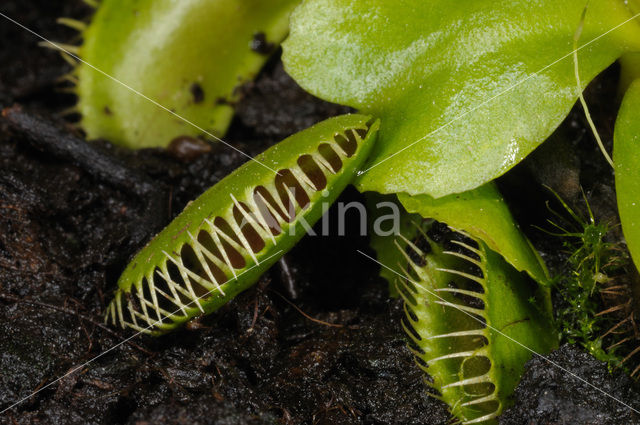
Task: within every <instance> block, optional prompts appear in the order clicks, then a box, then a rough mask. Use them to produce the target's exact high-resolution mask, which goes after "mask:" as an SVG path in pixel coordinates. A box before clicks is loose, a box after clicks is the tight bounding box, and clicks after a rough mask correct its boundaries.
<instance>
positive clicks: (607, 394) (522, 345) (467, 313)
mask: <svg viewBox="0 0 640 425" xmlns="http://www.w3.org/2000/svg"><path fill="white" fill-rule="evenodd" d="M356 251H358V252H359V253H360V254H362V255H364V256H365V257H367V258H368V259H370V260H371V261H373V262H375V263H377V264H379V265H380V266H382V267H384V268H385V269H388V270H389V271H391V272H393V273H395V274H397V275H398V276H400V277H401V278H403V279H404V280H406V281H407V282H411V283H413V284H414V285H416V286H418V287H420V288H422V289H424V290H425V291H427V292H428V293H429V294H430V295H431V296H434V297H436V298H438V299H440V300H441V301H444V302H445V303H446V304H447V305H448V306H450V307H454V308H456V309H457V310H460V311H461V312H462V313H464V314H466V315H467V316H469V317H471V318H472V319H474V320H476V321H478V322H479V323H481V324H483V325H485V326H486V327H487V328H489V329H491V330H492V331H494V332H496V333H498V334H500V335H502V336H503V337H505V338H507V339H509V340H511V341H513V342H515V343H516V344H518V345H519V346H521V347H522V348H524V349H526V350H528V351H530V352H531V353H533V354H535V355H536V356H538V357H540V358H541V359H543V360H546V361H547V362H549V363H550V364H551V365H553V366H555V367H557V368H558V369H560V370H562V371H563V372H566V373H568V374H569V375H571V376H573V377H574V378H576V379H577V380H579V381H582V382H583V383H585V384H587V385H589V386H590V387H592V388H594V389H596V390H598V391H600V392H601V393H602V394H604V395H605V396H607V397H609V398H611V399H613V400H615V401H617V402H618V403H620V404H622V405H623V406H625V407H628V408H629V409H631V410H633V411H634V412H636V413H638V414H640V411H638V410H636V409H634V408H633V407H631V406H629V405H628V404H627V403H625V402H624V401H622V400H619V399H617V398H615V397H614V396H612V395H611V394H609V393H607V392H606V391H604V390H602V389H600V388H598V387H596V386H595V385H593V384H592V383H590V382H588V381H586V380H585V379H584V378H581V377H580V376H578V375H576V374H575V373H573V372H571V371H570V370H567V369H565V368H564V367H562V366H560V365H559V364H558V363H556V362H554V361H553V360H550V359H549V358H547V357H545V356H543V355H542V354H539V353H537V352H536V351H534V350H532V349H531V348H529V347H527V346H526V345H524V344H522V343H521V342H519V341H516V340H515V339H513V338H512V337H510V336H509V335H506V334H505V333H503V332H501V331H499V330H498V329H496V328H494V327H492V326H490V325H488V324H486V323H484V322H483V321H482V320H480V319H479V318H477V317H476V316H474V315H473V314H471V313H469V312H467V311H464V310H462V309H461V308H459V307H458V306H456V305H455V304H452V303H450V302H448V301H447V300H445V299H444V298H442V297H441V296H439V295H438V294H436V293H434V292H432V291H430V290H429V289H427V288H425V287H424V286H422V285H421V284H419V283H418V282H414V281H413V280H411V279H409V278H407V277H406V276H404V275H402V274H400V273H398V272H397V271H395V270H393V269H392V268H390V267H387V266H386V265H384V264H382V263H381V262H380V261H378V260H376V259H375V258H373V257H371V256H369V255H367V254H365V253H364V252H362V251H360V250H359V249H358V250H356Z"/></svg>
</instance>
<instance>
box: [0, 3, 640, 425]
mask: <svg viewBox="0 0 640 425" xmlns="http://www.w3.org/2000/svg"><path fill="white" fill-rule="evenodd" d="M0 12H2V13H4V14H6V15H8V16H10V17H11V18H13V19H15V20H16V21H18V22H20V23H21V24H23V25H25V26H27V27H29V28H30V29H33V30H34V31H36V32H38V33H40V34H42V35H43V36H45V37H47V38H51V39H53V40H59V41H63V42H74V41H77V40H76V38H77V35H76V34H75V33H74V32H73V31H71V30H68V29H65V28H64V27H61V26H59V25H56V24H55V19H56V18H57V17H60V16H67V17H74V18H79V19H82V18H84V17H86V16H88V15H90V13H91V9H90V8H88V7H87V6H85V5H84V3H82V2H81V1H65V2H50V1H45V0H28V1H27V0H23V1H6V0H5V1H4V2H3V3H2V5H0ZM0 37H1V39H2V40H3V43H2V45H1V46H0V106H1V107H2V108H7V107H11V106H12V105H19V106H20V107H21V110H20V111H21V112H20V113H21V114H23V116H26V117H28V118H29V122H30V123H35V124H33V125H31V127H30V128H28V129H25V128H19V126H15V125H9V122H8V120H7V119H5V118H2V119H1V120H0V410H2V409H5V408H7V407H9V406H11V405H12V404H13V403H15V402H18V401H20V400H21V399H22V398H24V397H28V396H29V395H30V394H31V393H32V392H34V391H36V390H38V389H42V388H44V389H43V390H41V391H40V392H38V393H37V394H36V395H34V396H32V397H28V398H26V399H25V400H23V401H22V402H21V403H20V404H18V405H16V406H15V407H14V408H12V409H10V410H9V411H7V412H5V413H3V414H2V415H1V416H0V423H3V424H4V423H6V424H16V423H19V424H32V423H33V424H36V423H38V424H49V423H52V424H53V423H55V424H138V425H143V424H274V423H281V424H309V423H313V424H446V423H448V421H449V419H450V418H449V415H448V413H447V410H446V408H445V406H444V405H443V404H441V403H440V402H438V401H437V400H435V399H433V398H430V397H429V396H428V395H427V394H426V392H425V391H424V384H423V381H422V379H423V378H422V374H421V372H420V371H419V370H418V368H417V367H415V366H414V364H413V360H412V358H411V356H410V354H409V352H408V350H407V349H406V347H405V338H404V335H403V333H402V330H401V327H400V317H401V304H400V302H399V301H398V300H394V299H389V297H388V294H387V288H386V283H385V282H384V281H382V280H381V279H380V278H379V277H378V276H377V272H378V270H377V267H376V266H375V265H374V264H372V263H371V262H370V260H367V259H366V258H364V257H363V256H361V255H360V254H358V253H357V252H356V250H358V249H359V250H363V251H365V252H367V253H369V254H373V253H371V251H370V249H369V248H368V240H367V238H366V237H364V236H360V235H359V227H360V226H359V221H358V217H356V216H355V215H354V216H353V217H351V218H350V220H352V222H351V223H348V226H347V234H346V235H345V236H338V235H337V231H336V232H335V234H334V235H332V236H329V237H311V236H308V237H306V238H304V239H303V240H302V241H301V243H299V244H298V245H297V246H296V247H295V248H294V249H293V250H292V251H291V252H290V253H289V254H287V255H286V256H285V257H284V263H283V264H278V265H276V266H275V267H273V268H272V270H270V271H268V272H267V273H266V274H265V275H264V276H263V277H262V279H261V280H260V281H259V282H258V284H256V285H255V286H254V287H253V288H252V289H250V290H248V291H246V292H245V293H243V294H241V295H240V296H239V297H237V298H236V299H235V300H234V301H233V302H231V303H229V304H228V305H227V306H225V307H224V308H222V309H221V310H220V311H219V312H217V313H216V314H213V315H211V316H208V317H205V318H203V319H201V320H200V321H199V322H198V323H197V324H196V325H194V326H191V328H190V329H182V330H179V331H177V332H174V333H172V334H170V335H167V336H164V337H161V338H156V339H154V338H149V337H146V336H138V337H136V338H134V339H132V340H130V341H127V342H124V343H123V340H124V339H125V338H127V337H128V336H130V335H131V334H130V333H126V332H123V331H120V330H117V329H109V328H106V329H105V328H104V327H103V326H102V325H101V323H102V314H103V312H104V310H105V306H106V305H107V303H108V302H109V301H110V297H111V294H112V291H113V290H114V289H115V284H116V280H117V278H118V276H119V274H120V273H121V271H122V270H123V268H124V266H125V265H126V263H127V261H128V260H129V259H130V258H131V256H132V255H133V254H134V253H135V252H136V251H137V250H138V249H139V248H140V247H141V246H142V245H144V243H146V241H147V240H148V239H149V238H151V237H152V236H153V234H154V233H155V232H157V231H158V230H159V227H161V226H163V225H165V224H166V223H168V221H169V220H170V219H171V218H172V217H174V216H175V215H176V214H177V213H178V212H179V211H181V209H182V208H183V207H184V206H185V205H186V203H187V202H188V201H189V200H191V199H193V198H195V197H196V196H198V195H199V194H200V193H202V192H203V191H204V190H205V189H206V188H208V187H209V186H211V185H212V184H215V183H216V182H217V181H219V180H220V179H221V178H222V177H224V176H225V175H227V174H228V173H229V172H231V171H232V170H233V169H235V168H236V167H238V166H239V165H241V164H242V163H243V162H244V161H245V160H246V158H244V157H243V156H241V155H239V154H237V153H236V152H235V151H233V150H231V149H229V148H227V147H225V146H222V145H221V144H218V145H215V146H213V147H212V148H211V149H210V151H208V152H205V153H203V154H202V155H200V156H197V157H195V158H192V156H193V155H189V157H188V158H185V157H180V156H178V155H176V154H175V151H173V153H171V152H167V151H163V150H159V149H150V150H142V151H137V152H131V151H127V150H124V149H121V148H117V147H115V146H113V145H112V144H110V143H109V141H91V142H90V143H88V145H87V148H86V150H87V152H88V153H90V154H91V155H94V157H95V158H97V159H99V161H98V160H97V159H96V161H95V162H92V161H87V160H86V159H85V160H83V159H82V158H81V157H79V156H78V155H74V154H73V152H70V151H69V149H67V150H65V149H63V148H61V146H63V145H64V146H68V144H65V140H66V141H69V140H72V139H73V138H76V137H79V136H81V134H80V133H79V132H78V130H77V129H76V128H74V126H73V125H72V124H71V123H70V122H69V121H68V120H65V119H63V118H62V117H61V115H60V112H61V111H62V110H64V109H65V108H68V107H69V106H71V105H72V104H73V102H74V99H73V96H70V95H67V94H63V93H61V92H59V91H58V90H57V89H58V88H59V87H60V84H59V83H58V82H57V79H58V77H59V76H61V75H63V74H64V73H65V72H67V71H68V70H69V65H68V64H66V62H65V61H63V60H62V59H61V58H60V56H59V55H58V54H57V53H56V52H53V51H50V50H47V49H44V48H42V47H39V46H38V45H37V43H38V41H40V40H38V39H37V37H35V36H34V35H33V34H30V33H28V32H27V31H25V30H24V29H21V28H19V27H18V26H16V25H15V24H13V23H11V22H9V21H7V20H5V19H4V18H2V17H0ZM616 75H617V74H616V70H615V69H612V70H610V71H609V72H607V73H606V74H605V75H604V76H603V77H602V78H601V79H600V80H599V82H598V83H597V84H594V85H593V87H592V92H593V94H592V95H591V98H593V99H594V103H595V104H596V107H600V109H601V112H600V113H599V116H602V117H604V118H606V120H608V121H606V123H607V124H606V125H605V126H609V127H607V128H609V129H610V128H612V126H611V123H612V119H613V117H614V116H615V114H614V113H613V112H611V111H615V105H614V104H613V103H612V102H609V103H607V102H601V103H599V102H600V101H599V100H598V99H600V98H608V97H607V96H608V95H607V93H611V92H612V91H611V90H612V87H615V78H616ZM613 90H614V91H615V89H613ZM242 93H243V95H244V97H243V99H242V101H241V102H240V103H239V104H238V105H237V116H236V118H235V120H234V122H233V124H232V126H231V129H230V131H229V133H228V135H227V136H226V138H225V139H226V140H227V141H229V142H230V143H231V144H233V145H234V146H235V147H237V148H239V149H241V150H243V151H245V152H247V153H249V154H251V155H255V154H257V153H259V152H261V151H262V150H264V149H265V148H266V147H268V146H269V145H271V144H273V143H274V142H276V141H278V140H280V139H282V138H284V137H286V136H288V135H290V134H292V133H294V132H296V131H299V130H301V129H303V128H306V127H308V126H310V125H312V124H313V123H315V122H317V121H320V120H322V119H324V118H327V117H329V116H333V115H337V114H340V113H344V112H347V111H349V110H348V108H344V107H340V106H337V105H332V104H328V103H325V102H322V101H319V100H317V99H315V98H313V97H311V96H310V95H308V94H306V93H305V92H304V91H302V90H301V89H300V88H299V87H297V85H296V84H295V83H294V82H293V81H292V80H291V79H290V78H289V77H288V76H287V75H286V73H285V72H284V71H283V68H282V65H281V63H280V61H279V56H278V53H276V54H275V55H274V58H273V59H272V60H271V61H270V63H269V64H268V65H267V67H266V68H265V70H264V71H263V72H262V73H261V74H260V76H259V77H258V78H257V80H256V81H255V82H254V83H251V84H248V85H246V86H244V87H243V88H242ZM13 111H17V110H15V109H14V110H13ZM52 128H53V129H55V131H54V132H50V133H48V134H49V136H48V137H45V135H41V136H39V132H40V133H42V129H52ZM51 134H55V135H56V136H55V137H52V136H51ZM560 134H562V135H563V137H558V139H559V140H560V142H557V143H558V144H562V143H564V144H565V145H566V149H564V151H563V152H565V154H564V155H549V156H547V155H544V154H537V155H534V156H532V158H531V159H529V160H527V161H526V162H525V163H524V164H523V165H522V166H519V167H517V169H516V170H515V171H514V172H513V173H510V174H509V175H508V176H506V177H505V178H503V179H502V180H501V182H500V184H501V188H502V189H503V190H504V191H505V192H506V193H507V198H508V199H509V200H510V201H511V203H512V207H513V208H514V211H515V213H516V215H517V216H518V219H519V220H520V222H521V223H522V225H523V228H524V229H525V231H527V232H528V233H529V234H530V236H531V237H532V239H533V240H534V242H535V244H536V245H537V246H538V247H539V248H540V249H541V250H542V251H543V254H544V256H545V258H546V259H547V260H548V261H549V263H550V265H551V266H552V267H561V265H562V262H563V255H562V254H561V253H559V250H558V246H559V245H558V241H556V240H554V239H552V238H549V236H548V235H546V234H544V233H541V232H536V231H533V230H532V227H531V225H532V224H541V223H543V222H544V218H545V217H546V214H547V212H546V209H545V207H544V201H545V199H547V198H548V193H546V192H545V191H544V189H542V187H541V184H542V183H545V184H549V185H551V186H552V187H554V188H556V189H557V190H558V191H559V192H561V194H562V195H563V196H564V197H565V198H567V199H569V200H570V201H571V202H576V203H577V200H578V199H579V198H580V193H579V188H580V186H581V185H582V186H583V187H585V189H586V190H587V192H588V194H589V196H590V199H591V202H592V206H594V208H595V210H596V213H597V214H598V215H599V216H602V217H611V216H613V217H615V208H613V210H612V209H611V205H615V202H613V203H612V202H611V196H612V193H613V190H612V180H611V175H610V172H609V171H608V170H607V169H606V167H603V166H602V165H601V163H602V162H603V161H602V159H601V158H600V157H599V156H598V155H599V154H598V152H597V149H595V144H593V142H592V140H591V139H590V138H589V137H588V135H586V134H587V133H586V131H585V126H584V123H583V121H582V119H581V115H580V113H579V111H575V112H574V113H572V115H571V116H570V117H569V118H568V119H567V123H566V124H565V125H563V128H562V129H561V130H560ZM90 158H91V156H90ZM105 163H106V164H112V166H111V167H106V168H105V167H104V166H103V165H104V164H105ZM100 164H102V165H100ZM559 169H562V170H564V171H563V173H559V172H558V170H559ZM123 175H125V176H127V178H128V179H129V180H130V182H128V183H130V184H124V183H123V181H122V176H123ZM523 181H525V182H527V183H526V184H527V187H528V190H527V194H528V195H529V196H527V197H526V198H525V197H522V196H519V194H521V193H523V191H522V190H521V189H520V188H521V187H522V184H523V183H522V182H523ZM150 182H151V186H152V189H149V185H150ZM531 187H532V188H531ZM359 199H361V195H359V194H358V193H357V192H356V191H355V190H353V189H349V190H347V191H346V192H345V193H344V194H343V195H342V200H344V201H351V200H359ZM158 200H160V201H159V202H160V206H159V207H158V208H149V205H150V204H153V205H155V203H157V202H158ZM330 213H332V214H335V211H333V212H330ZM349 224H350V225H349ZM310 318H313V319H314V320H311V319H310ZM118 344H120V345H118ZM98 355H100V357H98V358H96V359H95V360H93V361H92V362H91V363H89V364H86V365H85V363H86V362H87V361H88V360H90V359H92V358H94V357H95V356H98ZM552 359H553V360H554V361H555V362H557V363H558V364H560V365H562V366H563V367H565V368H567V369H569V370H572V371H574V372H575V373H577V374H578V375H580V376H582V377H584V378H585V379H587V380H588V381H590V382H592V383H593V384H594V385H597V386H600V387H602V388H603V389H604V390H605V391H608V392H611V393H612V394H613V395H615V396H616V397H618V398H620V399H621V400H623V401H625V402H626V403H635V401H634V399H636V398H637V397H635V394H637V392H635V391H636V390H635V389H634V388H633V384H632V383H631V381H629V380H626V379H623V378H621V377H620V376H619V375H611V374H610V373H609V372H608V371H607V368H606V367H605V366H604V365H602V364H600V363H598V362H597V361H595V360H593V359H592V358H591V357H590V356H588V355H586V354H585V353H583V352H582V351H580V349H578V348H575V347H574V348H572V347H563V348H562V349H561V350H559V351H557V352H555V353H553V354H552ZM75 368H78V369H77V370H76V371H75V372H74V373H72V374H70V375H68V376H67V377H65V378H64V379H62V380H60V381H55V380H56V378H58V377H60V376H62V375H64V374H65V373H67V372H68V371H71V370H74V369H75ZM54 381H55V382H54ZM51 382H54V383H53V384H52V385H49V384H50V383H51ZM515 401H516V404H515V405H514V407H512V408H511V409H510V410H509V411H508V412H507V414H506V415H505V417H504V419H503V422H504V423H507V424H546V423H549V424H551V423H554V424H560V423H576V422H575V418H576V417H579V418H585V419H584V421H583V420H582V419H580V420H579V422H580V423H594V424H595V423H606V424H609V423H611V424H613V423H635V422H634V421H636V416H633V415H631V413H630V410H628V409H626V408H624V407H621V405H620V404H616V402H614V401H612V400H610V399H607V398H606V397H605V396H603V395H602V394H601V393H598V392H596V391H595V390H593V389H592V388H590V387H584V385H582V384H581V383H580V382H579V381H576V380H575V379H574V378H571V377H570V376H568V375H567V374H566V373H564V372H562V371H560V370H558V369H555V368H554V367H552V366H550V365H549V363H547V362H545V361H544V360H540V359H537V360H536V359H534V360H532V361H531V362H530V364H529V366H528V370H527V373H526V375H525V377H524V379H523V381H522V383H521V384H520V386H519V387H518V390H517V392H516V395H515ZM636 406H637V404H636ZM637 407H638V406H637ZM638 408H640V407H638ZM580 409H581V410H580ZM576 410H579V411H580V412H581V413H580V415H582V416H572V412H574V411H576ZM593 418H598V420H599V422H597V421H596V422H593V421H592V422H589V421H590V420H592V419H593Z"/></svg>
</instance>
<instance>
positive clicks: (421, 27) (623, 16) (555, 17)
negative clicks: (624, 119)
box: [283, 0, 640, 197]
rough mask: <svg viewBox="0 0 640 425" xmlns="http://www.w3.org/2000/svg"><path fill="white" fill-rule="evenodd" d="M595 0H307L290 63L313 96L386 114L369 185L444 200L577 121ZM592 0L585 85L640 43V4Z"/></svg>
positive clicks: (365, 178) (363, 180)
mask: <svg viewBox="0 0 640 425" xmlns="http://www.w3.org/2000/svg"><path fill="white" fill-rule="evenodd" d="M586 4H587V2H585V1H584V0H564V1H555V0H535V1H530V0H526V1H524V0H518V1H512V0H509V1H507V0H501V1H496V0H474V1H464V2H458V1H451V0H429V1H426V0H405V1H397V0H307V1H305V2H303V3H302V4H301V5H300V6H299V7H298V8H297V9H296V10H295V12H294V13H293V15H292V22H291V28H290V36H289V38H288V39H287V40H286V41H285V43H284V45H283V47H284V62H285V66H286V69H287V71H288V72H289V73H290V74H291V75H292V76H293V77H294V78H295V79H296V81H297V82H298V83H299V84H300V85H302V87H303V88H305V89H306V90H308V91H310V92H311V93H313V94H315V95H317V96H319V97H321V98H323V99H326V100H329V101H332V102H337V103H341V104H346V105H350V106H353V107H355V108H358V109H360V110H362V111H363V112H366V113H369V114H372V115H376V116H379V117H380V118H381V119H382V126H381V130H380V135H379V143H378V144H377V146H376V148H375V151H374V153H373V155H372V158H371V159H370V161H369V164H368V166H366V167H365V169H366V170H368V171H367V172H365V173H364V174H363V175H361V177H360V179H359V182H358V186H359V188H360V190H363V191H365V190H375V191H378V192H381V193H398V192H408V193H410V194H428V195H431V196H433V197H441V196H445V195H447V194H450V193H459V192H463V191H466V190H469V189H473V188H475V187H478V186H480V185H482V184H484V183H486V182H488V181H490V180H492V179H494V178H495V177H497V176H499V175H501V174H502V173H504V172H505V171H507V170H509V169H510V168H511V167H512V166H513V165H514V164H516V163H518V162H519V161H520V160H521V159H522V158H524V157H525V156H526V155H527V154H528V153H530V152H531V151H532V150H533V149H535V148H536V147H537V146H538V145H539V144H540V143H542V142H543V141H544V140H545V139H546V138H547V137H548V136H549V135H550V134H551V133H552V131H553V130H554V129H555V128H556V127H557V126H558V125H559V124H560V123H561V122H562V120H563V119H564V118H565V117H566V115H567V114H568V112H569V110H570V109H571V107H572V105H573V104H574V102H575V100H576V99H577V94H578V88H577V87H576V80H575V75H574V70H573V62H572V58H571V54H570V53H571V51H572V50H573V47H572V46H573V38H574V34H575V33H576V29H577V28H578V27H579V25H580V22H581V16H582V13H583V10H584V7H585V5H586ZM588 4H589V6H588V7H589V8H588V10H587V13H586V17H585V20H584V28H583V30H582V35H581V38H580V42H579V45H586V47H584V48H583V49H582V50H580V51H579V63H580V76H581V80H582V83H583V84H587V83H588V82H589V81H590V80H591V79H593V77H595V76H596V75H597V74H598V73H600V72H601V71H602V70H603V69H605V68H606V67H607V66H608V65H610V64H611V63H612V62H613V61H614V60H616V58H618V57H620V56H621V55H622V54H624V53H625V52H628V51H638V50H640V25H639V24H638V22H637V21H633V20H631V21H629V22H627V23H626V24H624V25H622V24H623V23H624V22H625V21H628V20H630V18H631V17H632V14H633V13H634V12H637V11H640V7H639V6H640V4H639V2H638V0H632V1H629V2H625V1H622V0H596V1H591V2H588ZM619 25H622V26H620V27H618V28H617V29H615V30H612V29H613V28H615V27H617V26H619ZM609 31H610V32H609ZM605 33H606V35H603V34H605ZM587 43H589V44H588V45H587ZM561 58H564V59H561ZM371 167H374V168H371Z"/></svg>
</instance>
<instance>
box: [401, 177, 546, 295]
mask: <svg viewBox="0 0 640 425" xmlns="http://www.w3.org/2000/svg"><path fill="white" fill-rule="evenodd" d="M398 199H399V200H400V202H401V203H402V205H404V207H405V208H406V209H407V211H409V212H411V213H418V214H420V215H421V216H422V217H425V218H434V219H436V220H438V221H441V222H443V223H447V224H448V225H449V226H451V227H453V228H455V229H458V230H462V231H465V232H466V233H469V234H470V235H471V236H473V237H474V238H478V239H481V240H482V241H483V242H484V243H486V244H487V245H488V246H489V248H491V249H492V250H494V251H496V252H497V253H499V254H500V255H502V256H503V257H504V258H505V259H506V260H507V261H508V262H509V263H510V264H511V265H512V266H513V267H514V268H515V269H516V270H518V271H526V272H527V273H528V274H529V275H530V276H531V277H532V278H533V279H535V280H536V281H537V282H540V283H542V284H545V285H546V284H548V281H549V277H548V272H547V269H546V267H545V266H544V263H543V262H542V259H541V258H540V256H539V255H538V253H537V251H536V250H535V249H534V248H533V247H532V246H531V242H529V240H528V239H527V237H526V236H524V235H523V234H522V232H521V231H520V229H519V227H518V225H517V224H516V222H515V221H514V219H513V216H512V215H511V212H510V211H509V207H508V206H507V204H506V203H505V201H504V199H503V197H502V195H501V194H500V192H499V191H498V189H497V188H496V186H495V184H493V183H488V184H485V185H484V186H481V187H479V188H477V189H474V190H471V191H467V192H464V193H459V194H453V195H449V196H445V197H443V198H439V199H434V198H432V197H430V196H428V195H416V196H411V195H407V194H405V193H401V194H399V195H398Z"/></svg>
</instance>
